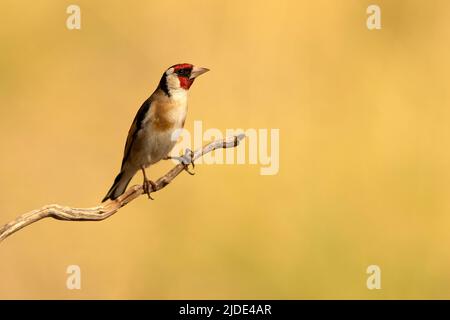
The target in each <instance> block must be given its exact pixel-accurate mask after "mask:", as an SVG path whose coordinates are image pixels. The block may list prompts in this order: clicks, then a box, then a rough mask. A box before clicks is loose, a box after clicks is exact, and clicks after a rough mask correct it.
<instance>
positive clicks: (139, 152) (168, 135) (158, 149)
mask: <svg viewBox="0 0 450 320" xmlns="http://www.w3.org/2000/svg"><path fill="white" fill-rule="evenodd" d="M175 130H176V129H175V128H174V129H172V130H165V131H156V130H151V129H148V131H147V132H146V133H145V134H143V135H142V136H141V137H140V139H139V140H140V141H139V143H137V144H136V152H135V153H134V154H135V155H136V157H135V159H133V160H134V161H133V162H134V164H135V166H136V167H138V168H140V167H142V166H144V167H148V166H149V165H151V164H154V163H156V162H158V161H160V160H162V159H164V158H165V157H166V156H167V155H168V154H169V152H170V151H171V150H172V149H173V147H174V146H175V144H176V143H177V141H176V140H175V139H173V136H174V132H175Z"/></svg>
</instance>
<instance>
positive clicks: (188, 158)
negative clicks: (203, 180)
mask: <svg viewBox="0 0 450 320" xmlns="http://www.w3.org/2000/svg"><path fill="white" fill-rule="evenodd" d="M170 159H175V160H178V161H179V162H180V163H181V164H183V165H184V170H186V172H187V173H189V174H190V175H191V176H193V175H194V174H195V172H192V171H190V170H189V165H190V164H191V165H192V169H194V168H195V163H194V151H192V150H191V149H189V148H188V149H186V152H185V153H184V156H181V157H173V156H167V157H166V158H165V160H170Z"/></svg>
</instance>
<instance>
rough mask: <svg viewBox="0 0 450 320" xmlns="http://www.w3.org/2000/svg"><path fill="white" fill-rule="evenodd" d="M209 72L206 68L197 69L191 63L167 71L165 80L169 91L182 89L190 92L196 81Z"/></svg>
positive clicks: (178, 65) (175, 66)
mask: <svg viewBox="0 0 450 320" xmlns="http://www.w3.org/2000/svg"><path fill="white" fill-rule="evenodd" d="M208 71H209V69H206V68H200V67H196V66H194V65H192V64H189V63H181V64H176V65H174V66H172V67H170V68H169V69H167V71H166V72H165V73H164V76H163V79H164V78H165V82H166V85H167V89H168V91H170V90H177V89H180V88H182V89H184V90H189V88H190V87H191V85H192V84H193V83H194V80H195V79H196V78H197V77H198V76H200V75H202V74H204V73H205V72H208ZM163 79H161V80H163Z"/></svg>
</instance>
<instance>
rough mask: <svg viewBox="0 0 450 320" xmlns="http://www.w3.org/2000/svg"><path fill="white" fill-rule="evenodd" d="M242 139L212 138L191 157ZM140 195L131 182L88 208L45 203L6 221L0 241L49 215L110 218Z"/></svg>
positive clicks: (164, 180) (167, 178)
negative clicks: (113, 197) (114, 195)
mask: <svg viewBox="0 0 450 320" xmlns="http://www.w3.org/2000/svg"><path fill="white" fill-rule="evenodd" d="M244 138H245V135H244V134H240V135H236V136H231V137H227V138H226V139H223V140H216V141H213V142H211V143H209V144H207V145H205V146H204V147H203V148H200V149H198V150H196V151H195V152H194V155H193V160H197V159H198V158H200V157H202V156H203V155H205V154H207V153H209V152H211V151H213V150H216V149H220V148H233V147H236V146H237V145H238V144H239V142H240V141H241V140H242V139H244ZM184 169H185V166H184V165H183V164H181V163H180V164H178V165H176V166H175V167H174V168H172V169H171V170H170V171H169V172H167V173H166V174H165V175H163V176H162V177H161V178H159V179H158V180H157V181H155V184H156V186H155V188H153V190H152V191H151V192H156V191H159V190H161V189H163V188H164V187H166V186H167V185H168V184H169V183H170V182H172V180H173V179H175V177H176V176H178V175H179V174H180V173H181V172H182V171H184ZM142 194H144V189H143V187H142V185H134V186H132V187H130V188H129V189H128V190H127V191H125V193H124V194H123V195H121V196H120V197H119V198H117V199H116V200H113V201H111V200H108V201H107V202H105V203H104V204H102V205H100V206H97V207H92V208H73V207H66V206H61V205H57V204H50V205H46V206H44V207H42V208H40V209H37V210H33V211H30V212H27V213H24V214H22V215H21V216H19V217H17V218H16V219H15V220H13V221H11V222H10V223H8V224H5V225H4V226H3V227H1V228H0V242H1V241H3V240H5V239H6V238H7V237H9V236H10V235H12V234H13V233H15V232H17V231H19V230H20V229H22V228H24V227H26V226H28V225H30V224H32V223H34V222H36V221H39V220H42V219H44V218H53V219H57V220H66V221H101V220H105V219H107V218H109V217H111V216H112V215H113V214H115V213H116V212H117V211H119V209H120V208H122V207H123V206H125V205H127V204H128V203H130V202H131V201H133V200H134V199H136V198H137V197H139V196H140V195H142Z"/></svg>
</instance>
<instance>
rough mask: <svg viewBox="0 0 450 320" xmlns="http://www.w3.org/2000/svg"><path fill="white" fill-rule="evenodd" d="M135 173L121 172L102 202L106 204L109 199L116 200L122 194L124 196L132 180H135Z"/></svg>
mask: <svg viewBox="0 0 450 320" xmlns="http://www.w3.org/2000/svg"><path fill="white" fill-rule="evenodd" d="M133 176H134V173H130V172H127V171H121V172H120V173H119V174H118V175H117V177H116V179H115V180H114V183H113V185H112V187H111V189H109V191H108V193H107V194H106V196H105V197H104V198H103V200H102V202H105V201H106V200H108V199H111V200H114V199H117V198H118V197H119V196H120V195H121V194H123V193H124V192H125V190H126V188H127V186H128V184H129V183H130V180H131V179H132V178H133Z"/></svg>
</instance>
